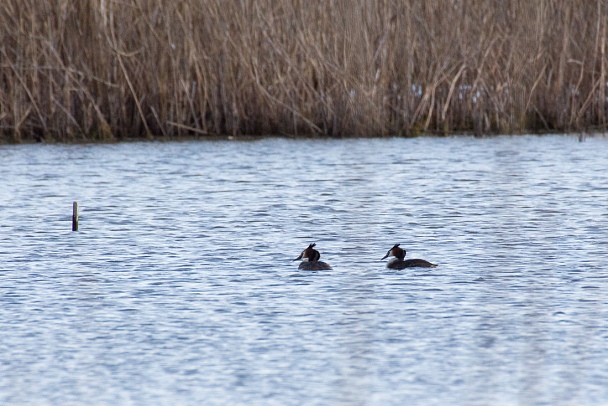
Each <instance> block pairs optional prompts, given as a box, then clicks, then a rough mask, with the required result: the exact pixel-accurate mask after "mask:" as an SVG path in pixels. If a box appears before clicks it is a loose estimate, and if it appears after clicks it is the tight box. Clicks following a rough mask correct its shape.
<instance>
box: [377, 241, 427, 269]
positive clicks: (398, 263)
mask: <svg viewBox="0 0 608 406" xmlns="http://www.w3.org/2000/svg"><path fill="white" fill-rule="evenodd" d="M399 245H401V244H395V245H394V246H393V248H391V249H390V250H388V252H387V253H386V255H385V256H384V257H382V259H385V258H388V257H391V256H392V257H395V258H392V259H391V260H390V261H388V262H387V263H386V267H387V268H391V269H404V268H436V267H437V265H436V264H431V263H430V262H429V261H425V260H424V259H404V258H405V253H406V251H405V250H404V249H403V248H399Z"/></svg>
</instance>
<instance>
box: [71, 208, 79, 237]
mask: <svg viewBox="0 0 608 406" xmlns="http://www.w3.org/2000/svg"><path fill="white" fill-rule="evenodd" d="M72 231H78V202H74V203H73V204H72Z"/></svg>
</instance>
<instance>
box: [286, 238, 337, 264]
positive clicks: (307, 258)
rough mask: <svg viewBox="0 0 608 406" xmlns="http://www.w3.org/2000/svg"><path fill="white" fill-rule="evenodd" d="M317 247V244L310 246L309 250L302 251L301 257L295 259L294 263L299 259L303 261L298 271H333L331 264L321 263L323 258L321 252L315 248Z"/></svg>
mask: <svg viewBox="0 0 608 406" xmlns="http://www.w3.org/2000/svg"><path fill="white" fill-rule="evenodd" d="M315 245H317V244H315V243H312V244H310V245H309V246H308V248H306V249H305V250H304V251H302V253H301V254H300V256H299V257H297V258H296V259H294V261H297V260H299V259H301V260H302V262H300V266H298V269H303V270H305V271H324V270H329V269H332V267H331V266H329V264H326V263H325V262H323V261H319V258H321V254H319V251H317V250H316V249H314V248H313V247H314V246H315Z"/></svg>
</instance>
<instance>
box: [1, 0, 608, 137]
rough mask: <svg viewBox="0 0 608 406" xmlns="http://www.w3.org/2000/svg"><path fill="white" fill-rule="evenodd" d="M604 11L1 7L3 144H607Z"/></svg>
mask: <svg viewBox="0 0 608 406" xmlns="http://www.w3.org/2000/svg"><path fill="white" fill-rule="evenodd" d="M607 25H608V4H607V1H606V0H560V1H558V0H535V1H529V0H511V1H495V0H447V1H446V0H412V1H398V0H377V1H368V0H235V1H229V0H173V1H166V0H164V1H161V0H92V1H80V0H53V1H51V0H4V1H2V2H1V4H0V138H2V141H4V142H20V141H32V140H46V141H86V140H112V139H121V138H124V137H148V138H150V137H159V136H160V137H173V136H186V135H207V134H245V135H247V134H289V135H307V136H309V135H331V136H379V135H380V136H385V135H416V134H420V133H424V132H432V133H440V134H448V133H452V132H456V131H464V132H475V133H498V132H500V133H504V132H507V133H511V132H527V131H575V130H584V129H605V128H606V120H607V114H608V112H607V100H606V98H607V96H608V95H607V89H606V86H607V81H608V75H607V64H608V55H607V52H606V46H607V45H606V42H607V39H608V38H607V35H608V33H607Z"/></svg>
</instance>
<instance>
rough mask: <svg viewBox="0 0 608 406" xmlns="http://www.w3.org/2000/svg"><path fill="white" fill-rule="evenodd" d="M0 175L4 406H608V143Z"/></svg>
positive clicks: (464, 140)
mask: <svg viewBox="0 0 608 406" xmlns="http://www.w3.org/2000/svg"><path fill="white" fill-rule="evenodd" d="M0 174H1V177H2V179H1V180H0V188H1V191H0V220H1V221H0V403H1V404H3V405H83V404H87V405H117V404H127V405H203V404H204V405H447V404H453V405H600V404H608V362H607V360H608V238H607V237H608V139H605V138H603V137H599V136H598V137H590V138H587V139H586V140H585V141H584V142H579V141H578V139H577V138H576V137H567V136H543V137H533V136H522V137H498V138H488V139H478V138H472V137H457V138H432V137H430V138H417V139H397V138H395V139H346V140H289V139H280V138H279V139H262V140H258V141H251V142H242V141H209V142H168V143H124V144H111V145H69V146H64V145H20V146H2V147H0ZM75 200H77V201H78V202H79V205H80V210H81V213H80V231H79V232H71V211H72V201H75ZM311 242H316V243H317V249H318V250H319V251H320V252H321V259H322V260H324V261H326V262H328V263H329V264H331V265H332V266H333V268H334V269H333V271H320V272H308V271H299V270H298V263H297V262H293V261H292V260H293V259H294V258H296V257H297V256H298V255H299V254H300V252H301V251H302V250H303V249H304V248H306V246H307V245H308V244H309V243H311ZM396 243H401V246H402V247H404V248H406V249H407V251H408V258H424V259H426V260H428V261H431V262H434V263H437V264H439V267H438V268H435V269H406V270H402V271H395V270H389V269H387V268H385V262H384V261H381V260H380V258H382V257H383V256H384V254H385V253H386V251H387V250H388V249H389V248H390V247H391V246H392V245H393V244H396Z"/></svg>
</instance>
